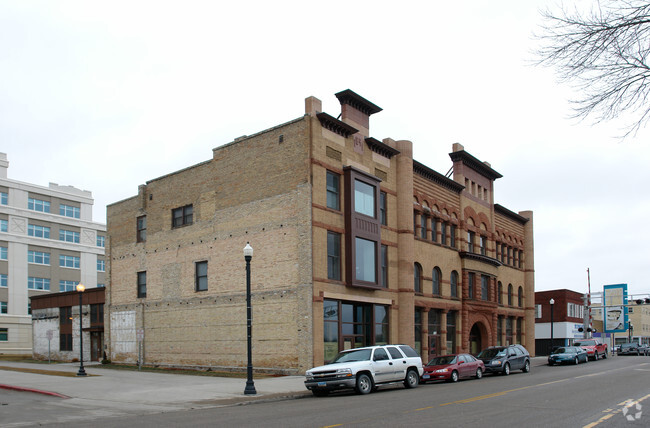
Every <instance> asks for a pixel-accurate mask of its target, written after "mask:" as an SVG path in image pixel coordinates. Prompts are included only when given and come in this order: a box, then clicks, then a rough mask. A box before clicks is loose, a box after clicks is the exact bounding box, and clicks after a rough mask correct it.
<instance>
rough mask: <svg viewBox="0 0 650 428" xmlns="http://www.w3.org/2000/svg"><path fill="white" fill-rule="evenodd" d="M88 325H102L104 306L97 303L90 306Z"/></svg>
mask: <svg viewBox="0 0 650 428" xmlns="http://www.w3.org/2000/svg"><path fill="white" fill-rule="evenodd" d="M90 325H91V326H100V325H104V304H103V303H97V304H91V305H90Z"/></svg>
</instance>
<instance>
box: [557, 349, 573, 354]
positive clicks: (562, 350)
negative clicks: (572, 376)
mask: <svg viewBox="0 0 650 428" xmlns="http://www.w3.org/2000/svg"><path fill="white" fill-rule="evenodd" d="M570 352H573V350H572V349H569V348H557V349H556V350H555V351H553V353H554V354H567V353H570Z"/></svg>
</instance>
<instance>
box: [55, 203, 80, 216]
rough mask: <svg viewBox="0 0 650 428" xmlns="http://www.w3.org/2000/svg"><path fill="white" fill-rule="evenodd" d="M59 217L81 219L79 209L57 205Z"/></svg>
mask: <svg viewBox="0 0 650 428" xmlns="http://www.w3.org/2000/svg"><path fill="white" fill-rule="evenodd" d="M59 215H62V216H65V217H72V218H80V217H81V209H80V208H79V207H73V206H70V205H65V204H61V205H59Z"/></svg>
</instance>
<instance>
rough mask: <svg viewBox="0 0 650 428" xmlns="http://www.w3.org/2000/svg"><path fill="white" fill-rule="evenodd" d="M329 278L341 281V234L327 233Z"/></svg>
mask: <svg viewBox="0 0 650 428" xmlns="http://www.w3.org/2000/svg"><path fill="white" fill-rule="evenodd" d="M327 278H328V279H334V280H336V281H340V280H341V234H340V233H336V232H330V231H328V232H327Z"/></svg>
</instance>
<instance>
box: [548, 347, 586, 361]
mask: <svg viewBox="0 0 650 428" xmlns="http://www.w3.org/2000/svg"><path fill="white" fill-rule="evenodd" d="M581 361H582V362H585V363H586V362H588V361H589V357H588V355H587V351H586V350H585V349H583V348H581V347H579V346H561V347H559V348H555V349H554V350H553V352H551V355H549V356H548V365H549V366H552V365H553V364H562V363H572V364H575V365H578V364H579V363H580V362H581Z"/></svg>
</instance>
